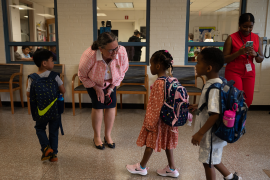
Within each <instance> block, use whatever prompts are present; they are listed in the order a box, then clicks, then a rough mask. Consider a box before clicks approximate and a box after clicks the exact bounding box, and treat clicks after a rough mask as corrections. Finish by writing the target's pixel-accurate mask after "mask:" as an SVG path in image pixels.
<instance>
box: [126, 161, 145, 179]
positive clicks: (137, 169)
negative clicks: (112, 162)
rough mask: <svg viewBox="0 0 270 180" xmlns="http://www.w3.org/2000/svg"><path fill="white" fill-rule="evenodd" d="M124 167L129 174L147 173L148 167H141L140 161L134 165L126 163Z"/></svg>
mask: <svg viewBox="0 0 270 180" xmlns="http://www.w3.org/2000/svg"><path fill="white" fill-rule="evenodd" d="M126 168H127V170H128V171H129V172H130V173H131V174H140V175H142V176H145V175H147V170H148V169H149V168H148V167H147V168H145V169H142V168H141V165H140V163H137V164H134V165H126Z"/></svg>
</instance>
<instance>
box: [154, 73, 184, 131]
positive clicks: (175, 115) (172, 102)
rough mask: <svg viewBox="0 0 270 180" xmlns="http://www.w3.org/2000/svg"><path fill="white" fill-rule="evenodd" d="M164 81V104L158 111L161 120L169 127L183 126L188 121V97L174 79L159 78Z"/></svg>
mask: <svg viewBox="0 0 270 180" xmlns="http://www.w3.org/2000/svg"><path fill="white" fill-rule="evenodd" d="M158 79H161V80H164V81H165V85H164V88H165V90H164V93H165V95H164V104H163V106H162V108H161V111H160V117H161V119H162V120H163V121H164V122H165V123H166V124H167V125H169V126H172V127H173V126H183V125H184V124H185V123H186V122H187V119H188V117H189V116H188V106H189V95H188V94H187V90H186V88H184V87H183V86H181V84H180V83H179V82H178V80H177V79H176V78H174V77H169V76H168V77H167V78H166V77H160V78H158Z"/></svg>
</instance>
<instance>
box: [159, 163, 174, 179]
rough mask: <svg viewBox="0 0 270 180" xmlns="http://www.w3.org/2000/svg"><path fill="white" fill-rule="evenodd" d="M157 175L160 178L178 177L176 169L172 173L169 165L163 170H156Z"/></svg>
mask: <svg viewBox="0 0 270 180" xmlns="http://www.w3.org/2000/svg"><path fill="white" fill-rule="evenodd" d="M157 173H158V174H159V175H160V176H169V177H178V176H179V172H178V171H177V169H175V170H174V171H172V170H171V169H170V167H169V165H167V166H166V167H165V168H164V169H159V170H157Z"/></svg>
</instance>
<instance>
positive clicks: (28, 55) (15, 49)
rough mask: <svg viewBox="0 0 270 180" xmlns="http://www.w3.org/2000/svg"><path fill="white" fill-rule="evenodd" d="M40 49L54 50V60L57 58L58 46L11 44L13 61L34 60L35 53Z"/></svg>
mask: <svg viewBox="0 0 270 180" xmlns="http://www.w3.org/2000/svg"><path fill="white" fill-rule="evenodd" d="M38 49H48V50H49V51H51V52H52V55H53V60H54V61H56V60H57V55H56V46H10V52H11V54H10V57H11V61H33V54H34V53H35V51H36V50H38Z"/></svg>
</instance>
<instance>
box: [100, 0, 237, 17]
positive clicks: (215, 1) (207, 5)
mask: <svg viewBox="0 0 270 180" xmlns="http://www.w3.org/2000/svg"><path fill="white" fill-rule="evenodd" d="M115 2H133V5H134V8H132V9H130V8H129V9H122V8H121V9H119V8H116V6H115V5H114V3H115ZM191 2H192V4H191V5H190V14H191V15H197V14H199V12H200V11H201V14H202V15H207V14H210V13H214V12H215V11H216V10H218V9H220V8H222V7H224V6H227V5H229V4H231V3H234V2H240V0H191ZM184 3H186V2H184ZM97 6H98V8H99V10H101V11H104V10H105V11H106V10H125V11H126V10H133V11H134V10H146V0H97ZM215 14H238V11H232V12H216V13H215Z"/></svg>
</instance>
